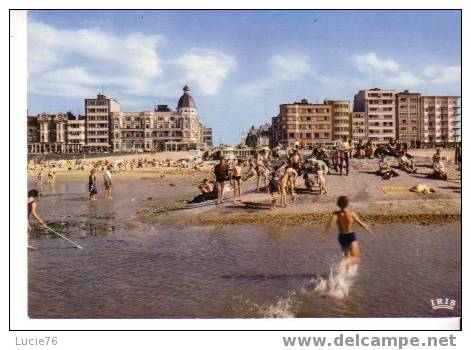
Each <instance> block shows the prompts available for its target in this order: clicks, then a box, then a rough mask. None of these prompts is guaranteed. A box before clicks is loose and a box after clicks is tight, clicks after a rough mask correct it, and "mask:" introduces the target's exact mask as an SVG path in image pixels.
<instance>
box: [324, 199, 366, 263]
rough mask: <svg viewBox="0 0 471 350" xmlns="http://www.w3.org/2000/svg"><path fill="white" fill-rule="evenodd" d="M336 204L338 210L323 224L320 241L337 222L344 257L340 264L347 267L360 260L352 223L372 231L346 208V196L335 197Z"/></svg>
mask: <svg viewBox="0 0 471 350" xmlns="http://www.w3.org/2000/svg"><path fill="white" fill-rule="evenodd" d="M337 205H338V206H339V207H340V210H338V211H336V212H334V213H332V216H331V217H330V219H329V221H328V222H327V225H326V226H325V230H324V234H323V235H322V237H321V242H324V241H325V240H326V238H327V233H328V230H329V228H330V227H331V226H333V225H334V224H335V223H337V226H338V228H339V237H338V241H339V244H340V247H341V248H342V250H343V254H344V259H343V261H342V265H341V266H342V267H343V268H345V269H347V268H348V267H350V266H351V265H355V264H358V263H359V262H360V247H359V245H358V242H357V240H356V236H355V233H354V232H353V231H352V226H353V224H354V223H357V224H358V225H359V226H360V227H362V228H363V229H365V230H366V231H368V232H369V233H370V234H373V231H371V229H370V228H369V227H368V226H367V225H366V224H365V223H364V222H363V221H361V220H360V218H359V217H358V215H357V214H356V213H354V212H352V211H350V210H348V209H347V206H348V198H347V196H340V197H339V198H338V199H337Z"/></svg>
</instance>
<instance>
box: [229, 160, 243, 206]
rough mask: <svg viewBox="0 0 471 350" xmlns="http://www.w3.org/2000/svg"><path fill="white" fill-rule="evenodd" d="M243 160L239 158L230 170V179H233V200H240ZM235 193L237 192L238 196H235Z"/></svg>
mask: <svg viewBox="0 0 471 350" xmlns="http://www.w3.org/2000/svg"><path fill="white" fill-rule="evenodd" d="M243 163H244V161H243V160H242V159H239V160H238V161H237V164H236V165H235V166H234V169H233V172H232V180H234V201H241V200H242V198H241V195H240V190H241V187H242V164H243ZM236 194H238V198H236Z"/></svg>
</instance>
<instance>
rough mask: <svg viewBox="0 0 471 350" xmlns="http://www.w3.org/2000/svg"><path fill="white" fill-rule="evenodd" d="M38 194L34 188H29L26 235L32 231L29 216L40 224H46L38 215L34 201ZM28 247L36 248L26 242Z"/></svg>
mask: <svg viewBox="0 0 471 350" xmlns="http://www.w3.org/2000/svg"><path fill="white" fill-rule="evenodd" d="M38 196H39V192H38V191H37V190H35V189H33V190H31V191H29V192H28V235H31V233H32V232H33V228H32V227H31V225H30V223H29V218H30V216H33V218H35V219H36V221H37V222H39V223H40V224H41V225H43V226H46V223H45V222H44V220H43V219H42V218H41V217H40V216H39V214H38V212H37V207H38V205H37V203H36V198H37V197H38ZM28 248H29V249H36V248H35V247H33V246H31V245H29V244H28Z"/></svg>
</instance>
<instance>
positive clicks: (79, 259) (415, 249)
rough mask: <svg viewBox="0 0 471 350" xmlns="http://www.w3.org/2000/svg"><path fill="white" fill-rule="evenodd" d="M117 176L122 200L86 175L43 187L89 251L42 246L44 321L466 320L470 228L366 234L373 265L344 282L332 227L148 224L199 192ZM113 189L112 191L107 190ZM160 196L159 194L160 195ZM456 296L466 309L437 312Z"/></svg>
mask: <svg viewBox="0 0 471 350" xmlns="http://www.w3.org/2000/svg"><path fill="white" fill-rule="evenodd" d="M137 183H138V184H139V186H136V183H133V182H132V181H129V180H128V181H126V182H125V181H122V182H120V181H119V180H116V181H115V182H114V186H115V188H114V189H115V193H114V198H113V200H112V201H107V200H104V199H99V200H98V201H96V202H89V201H87V200H86V198H87V193H86V190H87V189H86V179H85V181H84V183H79V182H76V181H69V182H59V183H57V184H56V185H53V186H50V185H47V184H45V185H44V186H43V195H44V196H42V197H40V198H39V200H38V202H39V211H40V213H41V214H42V215H43V217H44V218H45V219H46V221H47V222H48V223H51V225H52V226H53V227H54V228H56V229H58V230H59V231H60V232H62V233H65V234H67V235H68V237H70V238H71V239H73V240H76V241H77V242H78V243H79V244H80V245H82V246H83V247H84V250H77V249H74V248H73V247H71V246H70V245H69V244H68V243H67V242H65V241H64V240H62V239H58V238H56V237H54V236H52V235H48V234H44V233H43V234H41V233H40V232H38V234H36V235H35V237H34V238H32V239H31V244H32V245H34V246H37V247H38V248H39V249H38V250H36V251H31V252H30V253H29V256H28V262H29V264H28V265H29V281H28V284H29V314H30V316H31V317H34V318H214V317H217V318H232V317H342V316H344V317H418V316H459V315H461V292H460V290H461V277H460V276H461V258H460V247H461V238H460V237H461V227H460V223H458V222H457V223H452V224H443V225H429V226H425V225H411V224H407V225H405V224H397V225H387V226H373V230H374V231H375V232H376V234H375V235H373V236H370V235H368V234H367V233H363V232H358V234H357V237H358V238H359V242H360V246H361V250H362V261H361V264H360V266H359V268H358V271H357V272H356V273H351V274H350V275H348V276H340V275H339V274H338V271H337V265H338V262H339V261H340V259H341V254H340V250H339V247H338V244H337V241H336V234H335V233H334V232H332V235H331V237H330V238H329V239H328V241H327V242H326V243H324V244H320V243H319V242H318V237H319V234H320V231H321V228H320V227H319V228H315V227H311V228H306V227H296V228H287V227H268V226H267V227H261V226H257V227H255V226H225V227H185V228H181V227H164V226H161V225H159V224H148V223H145V222H143V220H140V218H141V215H142V213H140V212H141V210H142V209H143V207H145V206H149V205H153V206H155V207H158V206H160V205H163V204H162V203H165V201H166V200H171V199H172V198H174V197H175V196H176V195H177V194H178V195H179V196H181V195H190V194H191V193H192V191H194V187H191V186H187V187H185V186H178V189H176V188H174V187H171V186H168V185H165V184H155V183H146V182H143V181H138V182H137ZM101 194H102V193H101ZM149 197H152V199H150V200H149V199H148V198H149ZM433 298H451V299H455V300H456V301H457V306H456V308H455V310H453V311H452V310H432V308H431V305H430V301H429V300H430V299H433Z"/></svg>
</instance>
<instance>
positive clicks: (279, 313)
mask: <svg viewBox="0 0 471 350" xmlns="http://www.w3.org/2000/svg"><path fill="white" fill-rule="evenodd" d="M295 294H296V293H295V292H291V294H290V295H289V296H288V297H286V298H282V299H280V300H278V301H277V302H276V304H271V305H267V306H264V307H262V308H261V309H260V313H261V314H262V316H263V317H267V318H291V317H295V313H294V310H293V309H294V296H295Z"/></svg>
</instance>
